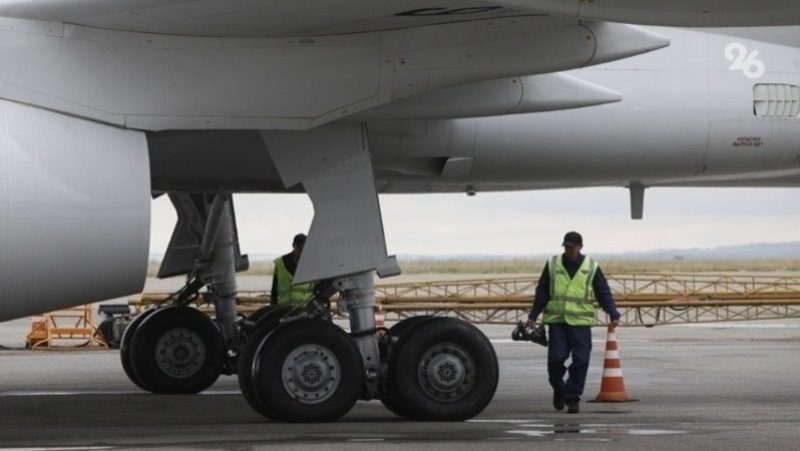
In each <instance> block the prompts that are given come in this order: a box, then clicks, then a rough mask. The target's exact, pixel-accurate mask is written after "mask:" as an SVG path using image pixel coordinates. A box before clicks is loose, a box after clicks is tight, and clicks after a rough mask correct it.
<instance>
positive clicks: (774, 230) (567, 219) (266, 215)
mask: <svg viewBox="0 0 800 451" xmlns="http://www.w3.org/2000/svg"><path fill="white" fill-rule="evenodd" d="M234 202H235V205H236V213H237V222H238V226H239V236H240V242H241V247H242V252H244V253H249V254H267V255H278V254H281V253H284V252H286V251H288V249H289V248H290V243H291V239H292V236H293V235H294V234H295V233H297V232H301V231H302V232H305V231H307V230H308V226H309V224H310V223H311V218H312V215H313V210H312V208H311V202H310V201H309V200H308V198H307V197H306V196H305V195H293V194H258V195H256V194H246V195H245V194H240V195H236V196H235V197H234ZM381 206H382V209H383V220H384V226H385V228H386V238H387V247H388V250H389V253H390V254H398V255H409V254H413V255H464V254H468V255H475V254H491V255H509V256H511V255H519V256H524V255H530V254H542V253H550V252H557V251H558V250H559V245H560V243H561V241H560V240H561V238H562V236H563V234H564V232H566V231H568V230H572V229H574V230H577V231H579V232H581V233H582V234H583V236H584V243H585V251H586V252H587V253H588V252H596V253H600V252H602V253H610V252H626V251H639V250H652V249H664V248H693V247H700V248H708V247H717V246H726V245H736V244H750V243H775V242H788V241H800V189H698V188H686V189H683V188H682V189H675V188H670V189H667V188H655V189H649V190H647V192H646V198H645V215H644V220H643V221H633V220H631V219H630V211H629V200H628V192H627V190H625V189H622V188H595V189H575V190H557V191H534V192H518V193H478V195H477V196H475V197H467V196H466V195H464V194H446V195H445V194H422V195H419V194H417V195H385V196H381ZM174 223H175V213H174V211H173V208H172V205H171V204H170V202H169V200H168V199H166V198H165V197H163V198H160V199H158V200H156V201H154V202H153V217H152V239H151V243H150V249H151V253H154V254H163V252H164V250H165V249H166V246H167V243H168V242H169V237H170V234H171V233H172V228H173V226H174Z"/></svg>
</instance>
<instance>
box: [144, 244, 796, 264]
mask: <svg viewBox="0 0 800 451" xmlns="http://www.w3.org/2000/svg"><path fill="white" fill-rule="evenodd" d="M592 255H593V256H595V257H597V258H602V259H609V258H611V259H631V260H800V241H793V242H786V243H755V244H742V245H737V246H722V247H714V248H707V249H702V248H690V249H656V250H650V251H642V252H620V253H608V252H605V253H592ZM549 256H550V254H521V255H490V254H486V255H419V254H405V255H400V256H399V258H400V260H405V261H409V260H486V259H496V260H511V259H515V258H526V259H530V258H533V259H546V258H547V257H549ZM249 257H250V261H253V262H256V261H272V260H273V259H274V258H275V257H276V256H275V255H270V254H249ZM162 258H163V254H160V253H153V254H150V261H156V262H157V261H161V259H162Z"/></svg>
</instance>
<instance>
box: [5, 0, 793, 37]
mask: <svg viewBox="0 0 800 451" xmlns="http://www.w3.org/2000/svg"><path fill="white" fill-rule="evenodd" d="M530 13H540V14H548V15H556V16H565V17H570V18H579V19H589V20H604V21H612V22H624V23H633V24H653V25H673V26H714V27H716V26H757V25H758V26H762V25H792V24H800V5H798V3H797V2H796V1H791V0H762V1H759V2H753V1H748V0H590V1H586V0H494V1H487V0H472V1H470V2H464V1H459V0H438V1H436V2H431V1H430V0H408V1H373V0H327V1H318V0H294V1H277V0H255V1H253V0H250V1H246V0H115V1H107V0H4V1H0V16H4V17H9V18H22V19H32V20H45V21H53V22H65V23H70V24H76V25H82V26H87V27H93V28H104V29H110V30H121V31H139V32H147V33H158V34H169V35H182V36H229V37H232V36H237V37H286V36H319V35H331V34H343V33H363V32H368V31H379V30H390V29H399V28H408V27H415V26H422V25H430V24H435V23H447V22H457V21H463V20H465V19H474V18H486V17H500V16H509V15H516V14H530Z"/></svg>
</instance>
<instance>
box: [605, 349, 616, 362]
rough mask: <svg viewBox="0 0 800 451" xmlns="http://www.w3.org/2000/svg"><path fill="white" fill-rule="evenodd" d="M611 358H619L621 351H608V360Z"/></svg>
mask: <svg viewBox="0 0 800 451" xmlns="http://www.w3.org/2000/svg"><path fill="white" fill-rule="evenodd" d="M609 359H616V360H619V351H606V360H609Z"/></svg>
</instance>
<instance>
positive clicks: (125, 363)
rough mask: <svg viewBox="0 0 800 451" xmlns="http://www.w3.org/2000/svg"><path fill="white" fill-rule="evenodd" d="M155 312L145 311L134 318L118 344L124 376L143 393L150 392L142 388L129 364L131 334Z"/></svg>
mask: <svg viewBox="0 0 800 451" xmlns="http://www.w3.org/2000/svg"><path fill="white" fill-rule="evenodd" d="M155 311H156V309H150V310H146V311H144V312H142V313H140V314H139V315H138V316H137V317H136V318H134V319H133V321H131V322H130V323H129V324H128V326H127V327H126V328H125V332H123V333H122V339H121V340H120V344H119V358H120V361H122V370H123V371H125V375H126V376H128V379H130V380H131V382H133V383H134V384H136V386H137V387H139V388H141V389H142V390H145V391H150V389H149V388H147V387H145V386H144V384H143V383H142V381H141V379H139V378H138V377H137V376H136V372H135V371H133V364H132V363H131V341H132V339H133V334H134V333H135V332H136V329H138V328H139V325H140V324H142V321H144V319H145V318H147V317H148V316H150V315H151V314H152V313H153V312H155Z"/></svg>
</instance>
